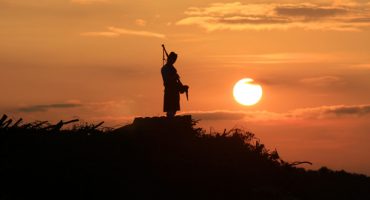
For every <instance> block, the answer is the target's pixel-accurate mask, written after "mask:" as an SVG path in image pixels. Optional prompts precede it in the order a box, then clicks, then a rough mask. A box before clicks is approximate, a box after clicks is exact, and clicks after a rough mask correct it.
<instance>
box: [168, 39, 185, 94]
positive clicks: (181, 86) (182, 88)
mask: <svg viewBox="0 0 370 200" xmlns="http://www.w3.org/2000/svg"><path fill="white" fill-rule="evenodd" d="M167 59H168V53H167V50H166V47H165V46H164V44H162V61H163V65H164V64H165V62H166V61H167ZM177 82H178V83H179V84H178V89H179V92H180V94H183V93H185V94H186V100H188V101H189V86H188V85H184V84H182V82H181V81H180V78H178V79H177Z"/></svg>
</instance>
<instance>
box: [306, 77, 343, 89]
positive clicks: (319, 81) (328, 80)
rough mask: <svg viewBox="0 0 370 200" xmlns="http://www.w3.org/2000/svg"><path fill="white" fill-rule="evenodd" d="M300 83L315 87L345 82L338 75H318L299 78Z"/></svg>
mask: <svg viewBox="0 0 370 200" xmlns="http://www.w3.org/2000/svg"><path fill="white" fill-rule="evenodd" d="M300 82H301V83H303V84H306V85H311V86H317V87H325V86H331V85H338V84H344V83H345V82H344V81H343V80H342V79H341V78H340V77H338V76H318V77H311V78H304V79H301V80H300Z"/></svg>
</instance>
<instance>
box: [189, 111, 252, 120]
mask: <svg viewBox="0 0 370 200" xmlns="http://www.w3.org/2000/svg"><path fill="white" fill-rule="evenodd" d="M186 114H188V115H192V116H193V117H194V118H195V119H202V120H240V119H243V118H244V117H245V115H246V113H244V112H239V111H204V112H202V111H194V112H189V113H186Z"/></svg>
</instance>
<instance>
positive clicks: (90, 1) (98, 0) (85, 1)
mask: <svg viewBox="0 0 370 200" xmlns="http://www.w3.org/2000/svg"><path fill="white" fill-rule="evenodd" d="M108 2H110V0H71V3H75V4H83V5H87V4H94V3H108Z"/></svg>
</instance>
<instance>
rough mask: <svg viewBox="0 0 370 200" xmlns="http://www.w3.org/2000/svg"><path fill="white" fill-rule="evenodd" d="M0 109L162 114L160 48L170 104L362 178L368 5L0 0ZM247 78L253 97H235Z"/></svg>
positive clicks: (369, 101)
mask: <svg viewBox="0 0 370 200" xmlns="http://www.w3.org/2000/svg"><path fill="white" fill-rule="evenodd" d="M0 26H1V32H0V43H1V48H0V67H1V73H0V84H1V86H2V97H1V98H0V110H1V111H2V113H7V114H8V115H10V116H12V117H23V118H25V119H26V120H36V119H37V120H51V121H53V120H60V119H71V118H74V117H79V118H81V119H83V120H85V121H88V122H97V121H100V120H105V121H107V123H108V124H109V125H116V126H118V125H122V124H125V123H127V122H128V121H130V120H131V119H132V117H133V116H158V115H163V113H162V96H163V86H162V79H161V76H160V67H161V64H162V60H161V58H162V51H161V44H162V43H164V44H166V46H167V48H168V50H171V51H175V52H177V53H178V54H179V58H178V61H177V62H176V64H175V66H176V68H177V69H178V72H179V74H180V76H181V77H182V81H183V82H184V83H186V84H189V85H190V101H189V102H186V101H185V98H184V97H183V98H182V100H181V107H182V111H183V112H185V113H191V114H193V115H194V116H195V117H196V118H198V119H202V122H201V125H202V126H204V127H206V128H207V129H208V128H209V127H210V126H212V127H214V128H215V129H218V130H220V129H223V128H232V127H233V126H235V125H236V126H241V127H244V128H245V129H248V130H251V131H253V132H255V133H256V134H257V136H258V137H260V138H261V140H262V142H264V141H265V142H266V143H267V145H268V147H269V148H271V149H274V148H277V149H278V151H279V152H280V154H281V155H282V157H283V158H286V159H287V160H290V161H295V160H309V161H312V162H314V163H315V164H316V165H315V166H314V167H319V166H321V165H327V166H329V167H332V168H334V169H346V170H350V171H354V172H361V173H367V174H369V175H370V161H368V159H367V158H369V157H370V142H369V141H370V125H369V120H370V115H369V113H370V92H368V91H370V37H369V35H370V1H366V0H357V1H355V0H342V1H340V0H337V1H335V0H317V1H306V2H304V1H297V0H287V1H268V0H263V1H261V0H259V1H257V0H255V1H239V2H236V1H221V0H220V1H211V0H204V1H201V2H200V1H195V0H187V1H185V0H184V1H182V0H181V1H169V0H158V1H144V0H136V1H120V0H53V1H50V0H0ZM246 77H250V78H253V79H254V80H256V81H257V82H258V83H260V84H261V85H262V87H263V90H264V94H263V98H262V100H261V101H260V102H259V103H258V104H257V105H255V106H251V107H245V106H241V105H239V104H238V103H236V102H235V101H234V99H233V96H232V87H233V85H234V84H235V83H236V82H237V81H238V80H240V79H242V78H246Z"/></svg>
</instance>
